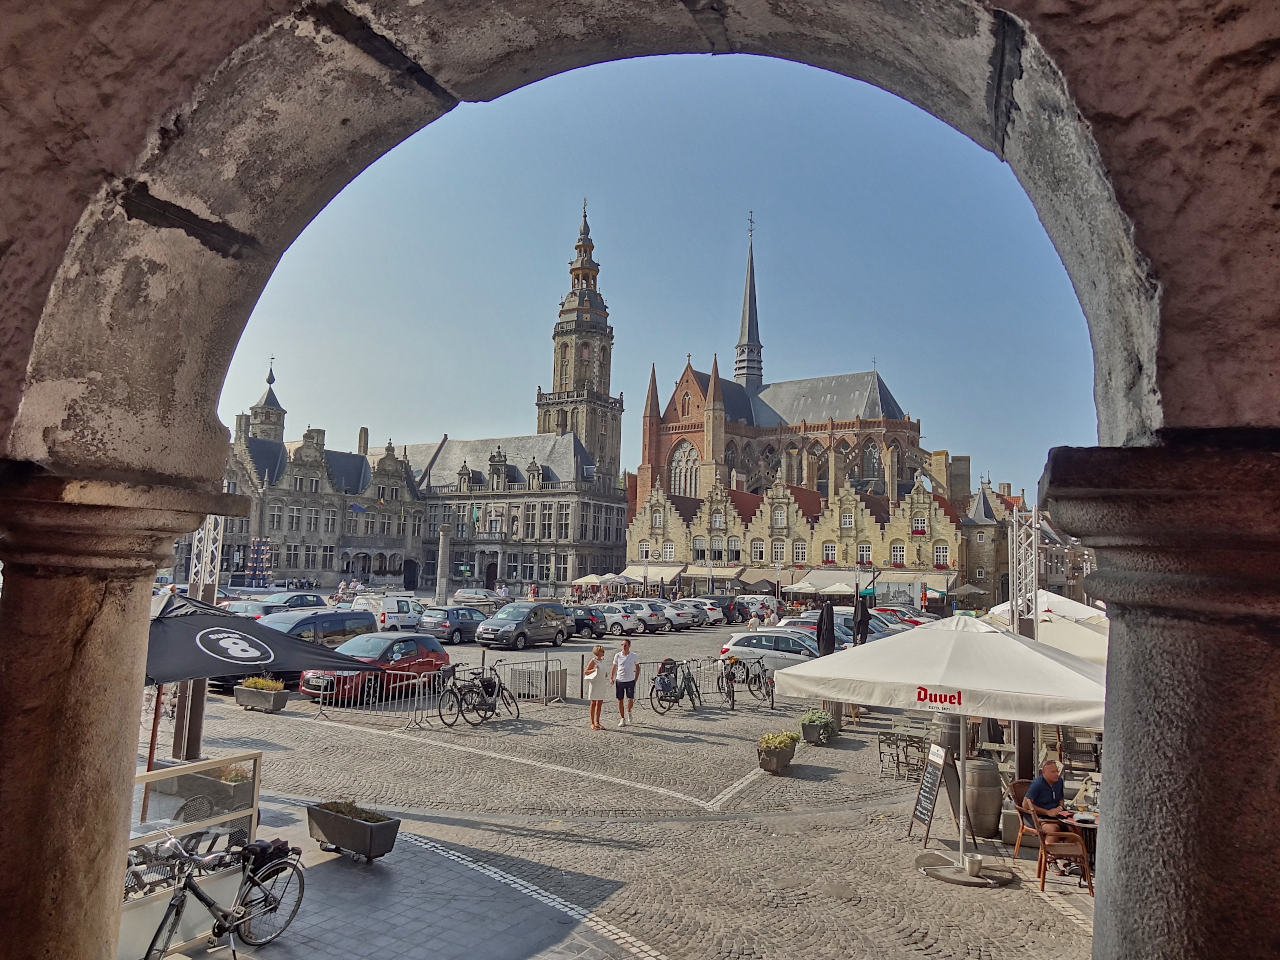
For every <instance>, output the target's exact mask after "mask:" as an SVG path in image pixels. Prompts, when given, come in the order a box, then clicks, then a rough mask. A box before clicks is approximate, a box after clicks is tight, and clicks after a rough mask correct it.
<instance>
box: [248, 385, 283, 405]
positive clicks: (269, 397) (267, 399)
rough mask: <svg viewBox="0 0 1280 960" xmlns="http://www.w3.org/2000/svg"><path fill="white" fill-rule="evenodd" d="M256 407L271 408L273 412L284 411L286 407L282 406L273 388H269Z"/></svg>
mask: <svg viewBox="0 0 1280 960" xmlns="http://www.w3.org/2000/svg"><path fill="white" fill-rule="evenodd" d="M254 406H255V407H270V408H271V409H272V410H284V407H282V406H280V401H279V400H277V399H276V392H275V390H274V389H273V388H271V387H267V392H266V393H264V394H263V395H262V396H261V397H260V398H259V399H258V402H257V403H255V404H254Z"/></svg>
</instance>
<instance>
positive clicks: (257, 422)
mask: <svg viewBox="0 0 1280 960" xmlns="http://www.w3.org/2000/svg"><path fill="white" fill-rule="evenodd" d="M271 359H272V361H273V365H272V366H268V367H267V389H266V390H265V391H264V392H263V394H262V396H261V397H260V398H259V399H258V402H257V403H255V404H254V405H253V406H252V407H250V408H249V436H251V437H257V438H259V439H261V440H274V441H275V442H276V443H283V442H284V415H285V413H286V411H285V409H284V407H282V406H281V405H280V401H279V400H278V399H276V392H275V390H274V388H273V386H272V385H273V384H274V383H275V382H276V374H275V368H274V360H275V358H274V357H272V358H271Z"/></svg>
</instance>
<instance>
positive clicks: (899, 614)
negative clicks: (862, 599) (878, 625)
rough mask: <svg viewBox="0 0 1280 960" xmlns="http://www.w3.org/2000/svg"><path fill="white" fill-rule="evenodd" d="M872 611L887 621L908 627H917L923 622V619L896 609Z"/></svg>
mask: <svg viewBox="0 0 1280 960" xmlns="http://www.w3.org/2000/svg"><path fill="white" fill-rule="evenodd" d="M872 611H873V612H874V613H878V614H880V615H881V616H882V617H886V618H887V619H889V620H896V621H897V622H898V623H902V624H905V625H906V626H908V627H918V626H920V625H921V624H923V623H924V622H925V620H924V618H923V617H917V616H913V615H912V614H909V613H907V612H906V611H904V610H901V609H899V608H898V607H873V608H872Z"/></svg>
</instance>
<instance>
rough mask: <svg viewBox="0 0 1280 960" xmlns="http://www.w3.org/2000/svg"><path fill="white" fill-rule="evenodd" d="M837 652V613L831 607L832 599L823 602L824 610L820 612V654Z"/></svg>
mask: <svg viewBox="0 0 1280 960" xmlns="http://www.w3.org/2000/svg"><path fill="white" fill-rule="evenodd" d="M835 652H836V615H835V611H834V610H833V609H832V608H831V601H830V600H827V601H825V602H824V603H823V604H822V612H821V613H819V614H818V656H820V657H825V656H827V655H829V654H832V653H835Z"/></svg>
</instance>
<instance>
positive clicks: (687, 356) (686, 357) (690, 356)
mask: <svg viewBox="0 0 1280 960" xmlns="http://www.w3.org/2000/svg"><path fill="white" fill-rule="evenodd" d="M684 362H685V363H693V354H692V353H686V354H685V355H684Z"/></svg>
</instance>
